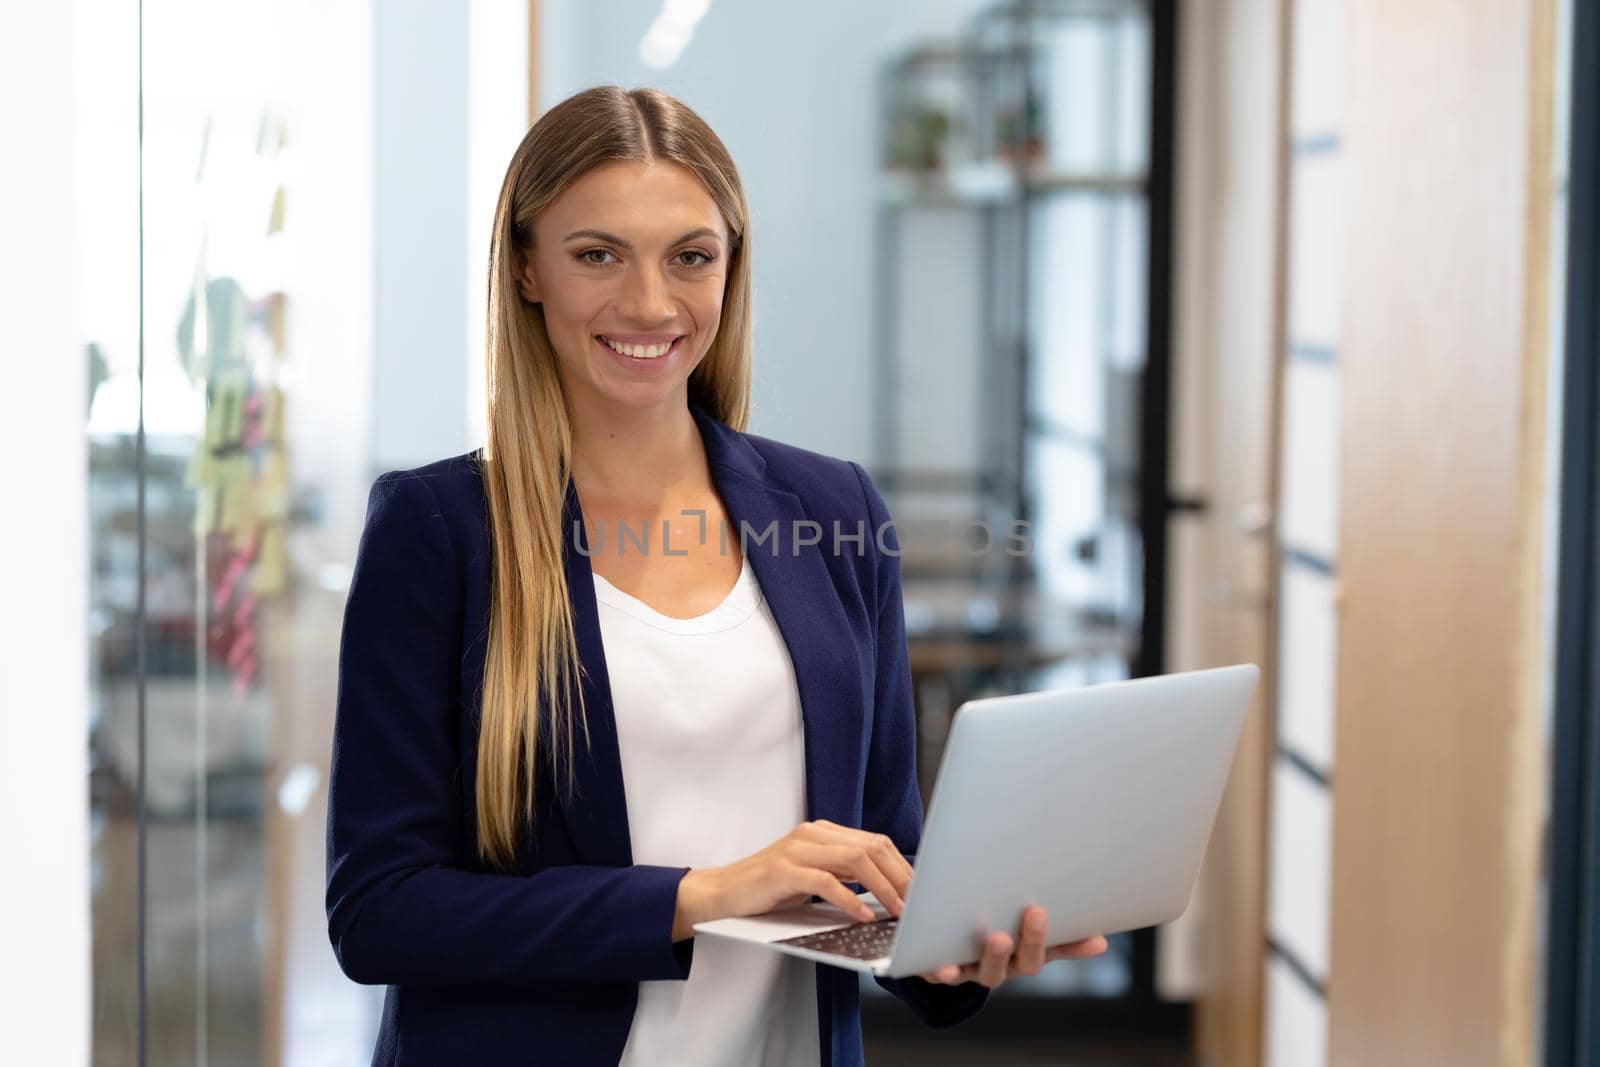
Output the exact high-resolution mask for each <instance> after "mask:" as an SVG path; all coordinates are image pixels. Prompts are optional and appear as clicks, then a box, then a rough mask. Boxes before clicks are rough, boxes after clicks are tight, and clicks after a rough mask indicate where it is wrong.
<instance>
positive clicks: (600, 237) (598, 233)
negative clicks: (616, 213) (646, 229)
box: [562, 226, 721, 252]
mask: <svg viewBox="0 0 1600 1067" xmlns="http://www.w3.org/2000/svg"><path fill="white" fill-rule="evenodd" d="M579 237H586V238H589V239H591V240H595V241H605V242H607V243H608V244H614V245H616V246H617V247H618V248H626V249H627V250H628V251H630V252H632V251H633V245H631V244H629V243H628V242H627V241H624V240H623V239H622V238H620V237H618V236H617V235H616V234H611V233H606V232H605V231H604V230H573V231H572V232H571V233H569V234H567V236H566V237H564V238H562V240H563V242H566V241H573V240H576V239H577V238H579ZM697 237H716V238H717V239H718V240H720V239H721V238H720V237H718V235H717V231H716V230H713V229H710V228H709V227H706V226H702V227H700V228H699V229H698V230H690V231H689V232H688V233H686V234H684V235H683V236H682V237H680V238H678V239H677V240H676V241H674V242H672V243H673V244H675V245H678V244H682V243H683V242H685V241H692V240H694V239H695V238H697Z"/></svg>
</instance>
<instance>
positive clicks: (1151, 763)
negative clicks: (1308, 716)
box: [694, 663, 1260, 978]
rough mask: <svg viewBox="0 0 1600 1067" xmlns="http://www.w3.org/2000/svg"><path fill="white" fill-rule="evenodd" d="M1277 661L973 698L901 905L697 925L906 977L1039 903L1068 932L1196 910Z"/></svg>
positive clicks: (955, 731)
mask: <svg viewBox="0 0 1600 1067" xmlns="http://www.w3.org/2000/svg"><path fill="white" fill-rule="evenodd" d="M1259 676H1260V670H1259V669H1258V668H1257V667H1256V666H1255V664H1252V663H1243V664H1238V665H1235V666H1231V667H1218V668H1214V669H1211V670H1203V671H1190V672H1186V673H1182V674H1168V675H1161V676H1158V677H1153V678H1140V679H1136V680H1134V681H1126V682H1109V683H1105V684H1102V685H1093V686H1087V687H1085V688H1081V689H1061V690H1047V691H1044V692H1036V693H1023V694H1020V695H1017V696H1006V697H985V698H983V699H978V700H969V701H967V702H966V703H965V704H963V705H961V707H960V708H959V709H958V710H957V712H956V715H955V717H954V719H953V720H952V723H951V728H950V736H949V739H948V741H947V742H946V745H945V750H944V755H943V757H942V759H941V762H940V765H939V776H938V778H937V779H936V780H935V784H934V792H933V797H932V799H931V800H930V801H929V804H928V818H927V823H926V826H925V829H924V831H923V835H922V844H921V848H920V850H919V852H918V854H917V855H916V857H915V861H914V863H915V866H914V871H915V874H914V876H913V878H912V882H911V889H910V890H909V891H908V892H907V894H906V901H905V909H904V912H903V914H902V915H901V916H900V917H899V918H898V919H896V918H893V917H891V916H890V915H889V913H888V911H887V909H886V908H885V907H884V906H883V905H882V904H880V903H879V902H878V901H877V900H876V899H875V898H874V897H873V896H872V894H871V893H863V894H861V899H862V900H863V902H865V903H866V904H867V905H868V906H869V907H871V908H872V910H873V913H874V915H875V916H876V919H875V920H871V921H861V920H857V919H855V918H854V917H852V916H850V915H847V914H846V913H845V912H844V911H843V910H841V909H840V908H838V907H837V906H835V905H833V904H830V903H826V902H818V903H811V904H804V905H801V906H799V907H792V908H783V909H780V910H777V911H769V912H766V913H765V914H762V915H756V916H750V917H746V918H731V919H715V920H712V921H709V922H702V923H696V924H695V927H694V930H695V933H697V934H706V935H709V936H713V937H723V938H729V939H732V940H735V941H743V942H747V943H749V944H753V945H762V946H765V947H767V948H770V949H776V950H777V951H779V952H787V953H789V954H791V955H795V956H801V957H804V958H806V959H811V960H815V961H817V962H819V963H828V964H832V965H833V966H836V967H845V968H849V969H851V970H857V971H868V972H871V973H873V974H880V975H886V976H888V977H891V978H899V977H903V976H905V975H914V974H921V973H923V972H924V971H929V970H932V969H934V968H935V967H938V966H940V965H942V964H946V963H973V962H975V961H977V960H978V959H979V958H980V955H981V949H982V945H983V942H984V939H985V938H986V937H987V936H988V934H989V933H991V932H992V931H994V930H1005V931H1006V932H1008V933H1010V934H1011V935H1012V936H1013V937H1015V936H1016V928H1017V923H1018V920H1019V919H1020V918H1021V914H1022V910H1023V908H1024V907H1026V906H1027V905H1029V904H1040V905H1042V906H1043V907H1044V908H1045V909H1046V910H1047V911H1048V913H1049V916H1050V930H1049V937H1048V940H1049V943H1050V944H1060V943H1062V942H1064V941H1075V940H1078V939H1080V938H1085V937H1092V936H1094V935H1095V934H1112V933H1118V932H1120V931H1124V930H1134V929H1138V928H1140V927H1145V926H1154V925H1155V924H1157V923H1162V922H1168V921H1170V920H1172V919H1176V918H1177V917H1178V916H1179V915H1181V914H1183V911H1184V909H1185V908H1187V907H1188V903H1189V895H1190V893H1191V892H1192V891H1193V889H1194V883H1195V878H1196V877H1197V876H1198V875H1199V872H1200V860H1201V858H1202V857H1203V856H1204V854H1205V850H1206V843H1207V841H1208V840H1209V838H1210V836H1211V825H1212V823H1213V821H1214V820H1215V819H1216V814H1217V807H1218V805H1219V804H1220V803H1221V800H1222V789H1223V785H1224V784H1225V783H1226V781H1227V778H1228V770H1229V768H1230V767H1231V766H1232V763H1233V754H1234V749H1235V748H1236V747H1237V746H1238V742H1239V736H1240V733H1241V731H1242V728H1243V725H1244V719H1245V714H1246V712H1247V710H1248V709H1249V706H1250V698H1251V695H1252V693H1253V692H1254V691H1255V687H1256V682H1257V679H1258V678H1259Z"/></svg>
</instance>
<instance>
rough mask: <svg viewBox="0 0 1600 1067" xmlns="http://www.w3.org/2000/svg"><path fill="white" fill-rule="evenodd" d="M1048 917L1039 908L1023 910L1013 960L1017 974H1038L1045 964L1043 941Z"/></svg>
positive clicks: (1047, 925)
mask: <svg viewBox="0 0 1600 1067" xmlns="http://www.w3.org/2000/svg"><path fill="white" fill-rule="evenodd" d="M1049 922H1050V920H1049V916H1048V915H1047V914H1046V912H1045V910H1044V909H1043V908H1041V907H1037V906H1035V907H1030V908H1024V909H1023V911H1022V922H1021V924H1020V925H1021V927H1022V933H1021V936H1020V937H1019V938H1018V943H1017V955H1016V959H1015V960H1013V964H1014V966H1015V967H1016V973H1018V974H1038V973H1039V970H1040V968H1042V967H1043V966H1044V964H1045V957H1044V939H1045V931H1046V929H1048V927H1049Z"/></svg>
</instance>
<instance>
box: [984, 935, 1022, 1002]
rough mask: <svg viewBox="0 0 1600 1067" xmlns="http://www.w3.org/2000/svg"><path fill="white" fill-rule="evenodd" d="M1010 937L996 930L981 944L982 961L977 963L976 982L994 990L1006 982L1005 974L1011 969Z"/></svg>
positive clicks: (1011, 943)
mask: <svg viewBox="0 0 1600 1067" xmlns="http://www.w3.org/2000/svg"><path fill="white" fill-rule="evenodd" d="M1013 944H1015V942H1013V941H1012V939H1011V935H1010V934H1008V933H1006V932H1005V931H1004V930H996V931H995V932H994V933H992V934H990V935H989V938H988V940H987V941H985V942H984V943H983V959H981V960H979V961H978V976H977V977H978V981H979V982H980V983H982V984H983V985H986V986H988V987H989V988H990V989H993V988H995V987H996V986H998V985H999V984H1000V983H1001V982H1004V981H1005V980H1006V972H1007V971H1009V970H1010V968H1011V950H1012V945H1013Z"/></svg>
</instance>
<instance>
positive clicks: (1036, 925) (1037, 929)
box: [1028, 916, 1044, 934]
mask: <svg viewBox="0 0 1600 1067" xmlns="http://www.w3.org/2000/svg"><path fill="white" fill-rule="evenodd" d="M1028 930H1029V931H1030V932H1032V933H1035V934H1042V933H1044V920H1043V919H1040V918H1038V917H1037V916H1035V917H1034V918H1033V919H1031V920H1029V922H1028Z"/></svg>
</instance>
